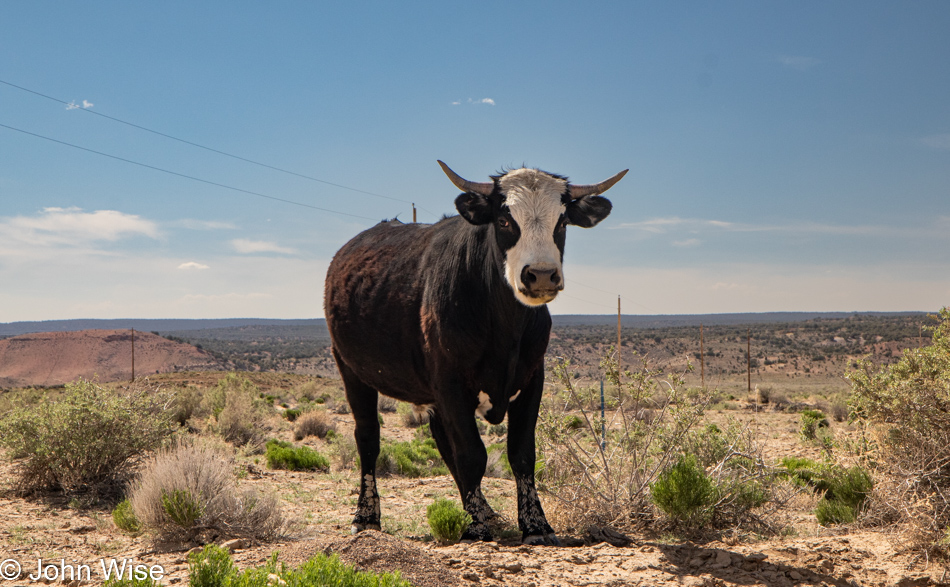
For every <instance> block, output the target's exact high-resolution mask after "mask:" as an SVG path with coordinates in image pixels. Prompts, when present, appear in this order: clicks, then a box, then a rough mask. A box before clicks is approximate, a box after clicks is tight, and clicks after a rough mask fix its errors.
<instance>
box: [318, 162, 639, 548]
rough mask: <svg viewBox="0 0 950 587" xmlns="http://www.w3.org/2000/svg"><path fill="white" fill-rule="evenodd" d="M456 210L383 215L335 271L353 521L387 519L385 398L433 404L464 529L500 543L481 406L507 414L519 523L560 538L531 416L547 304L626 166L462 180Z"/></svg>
mask: <svg viewBox="0 0 950 587" xmlns="http://www.w3.org/2000/svg"><path fill="white" fill-rule="evenodd" d="M439 165H441V166H442V169H443V171H445V173H446V175H448V176H449V179H451V180H452V183H454V184H455V185H456V186H457V187H458V188H459V189H461V190H462V191H463V192H464V193H462V194H461V195H460V196H458V197H457V198H456V199H455V207H456V209H457V210H458V212H459V216H453V217H448V218H443V219H442V220H440V221H439V222H437V223H435V224H403V223H401V222H399V221H396V220H392V221H389V222H382V223H380V224H378V225H376V226H374V227H372V228H370V229H368V230H366V231H364V232H362V233H360V234H358V235H357V236H356V237H354V238H353V240H351V241H350V242H348V243H346V244H345V245H344V246H343V248H341V249H340V250H339V252H337V254H336V256H334V258H333V261H332V262H331V263H330V268H329V270H328V271H327V280H326V290H325V310H326V319H327V326H328V327H329V329H330V337H331V339H332V342H333V356H334V358H335V359H336V362H337V365H338V367H339V369H340V374H341V376H342V377H343V384H344V387H345V388H346V397H347V400H348V401H349V403H350V407H351V409H352V411H353V417H354V419H355V421H356V445H357V449H358V450H359V455H360V465H361V475H362V479H361V482H360V496H359V502H358V505H357V510H356V517H355V518H354V520H353V530H354V532H358V531H360V530H363V529H367V528H373V529H379V527H380V526H379V523H380V522H379V515H380V504H379V493H378V492H377V489H376V459H377V457H378V456H379V421H378V419H377V411H376V407H377V400H378V394H379V393H382V394H383V395H387V396H389V397H393V398H396V399H398V400H402V401H406V402H410V403H412V404H415V406H416V407H417V409H418V410H424V411H427V412H428V413H429V414H430V424H431V428H432V435H433V437H434V438H435V441H436V445H437V446H438V448H439V452H440V453H441V454H442V457H443V459H445V463H446V465H448V468H449V471H451V473H452V476H453V477H454V478H455V482H456V484H457V485H458V488H459V492H460V493H461V497H462V502H463V504H464V506H465V510H466V511H467V512H468V513H469V514H470V515H471V516H472V520H473V521H472V523H471V525H470V526H469V527H468V529H467V530H466V532H465V534H464V535H463V539H475V540H490V539H491V532H490V530H489V528H488V526H487V524H486V522H487V521H488V519H489V518H490V517H491V516H492V514H493V512H492V510H491V507H490V506H489V505H488V502H487V501H486V500H485V497H484V496H483V495H482V491H481V481H482V477H483V475H484V474H485V465H486V461H487V453H486V450H485V445H484V443H483V442H482V440H481V437H480V436H479V433H478V426H477V424H476V421H475V416H476V414H478V415H480V416H482V417H483V418H484V419H485V420H487V421H488V422H491V423H492V424H497V423H499V422H501V421H502V420H503V419H504V417H505V414H507V415H508V460H509V462H510V464H511V470H512V472H513V473H514V477H515V482H516V485H517V492H518V496H517V497H518V526H519V528H520V529H521V531H522V540H523V542H525V543H528V544H540V543H547V544H556V543H557V538H556V537H555V535H554V531H553V530H552V529H551V526H550V525H549V524H548V522H547V519H546V518H545V516H544V511H543V510H542V509H541V503H540V502H539V501H538V494H537V491H536V490H535V482H534V466H535V424H536V423H537V419H538V407H539V405H540V403H541V391H542V388H543V385H544V353H545V350H546V349H547V345H548V337H549V335H550V332H551V316H550V314H549V313H548V309H547V306H546V305H545V304H547V303H548V302H550V301H551V300H553V299H554V298H555V297H556V296H557V294H558V292H559V291H561V290H562V289H564V269H563V267H562V261H563V257H564V239H565V233H566V228H567V225H568V224H573V225H576V226H581V227H584V228H589V227H591V226H594V225H595V224H597V223H598V222H600V221H601V220H603V219H604V218H605V217H606V216H607V215H608V214H609V213H610V209H611V204H610V201H609V200H607V199H605V198H602V197H600V194H602V193H603V192H605V191H606V190H607V189H609V188H610V187H611V186H613V185H614V184H615V183H617V182H618V181H620V178H622V177H623V175H624V174H625V173H626V170H624V171H622V172H620V173H618V174H617V175H615V176H613V177H612V178H610V179H608V180H606V181H604V182H602V183H599V184H594V185H571V184H570V183H569V182H568V180H567V178H566V177H562V176H559V175H554V174H551V173H546V172H544V171H540V170H537V169H527V168H522V169H513V170H510V171H507V172H505V173H502V174H500V175H497V176H492V178H491V179H492V181H491V182H485V183H481V182H471V181H467V180H465V179H462V178H461V177H459V176H458V175H456V174H455V172H453V171H452V170H451V169H449V168H448V167H447V166H446V165H445V164H444V163H442V162H441V161H439Z"/></svg>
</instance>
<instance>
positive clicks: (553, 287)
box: [496, 169, 567, 306]
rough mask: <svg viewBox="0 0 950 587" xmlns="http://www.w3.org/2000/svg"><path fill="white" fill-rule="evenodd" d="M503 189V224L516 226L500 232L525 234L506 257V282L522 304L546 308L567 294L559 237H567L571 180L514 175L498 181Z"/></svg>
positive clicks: (539, 174) (526, 173)
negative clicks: (509, 230) (566, 223)
mask: <svg viewBox="0 0 950 587" xmlns="http://www.w3.org/2000/svg"><path fill="white" fill-rule="evenodd" d="M498 188H499V191H500V192H501V195H502V196H503V199H502V202H501V208H502V213H501V214H500V215H499V219H501V222H500V223H499V224H501V223H505V222H511V223H512V224H513V226H511V227H504V226H500V225H499V226H498V227H497V228H496V230H500V231H504V230H506V228H510V229H512V230H517V231H518V232H519V233H520V234H519V236H518V240H517V241H515V243H514V246H512V247H511V248H509V249H507V251H505V279H507V281H508V284H509V285H510V286H511V289H512V291H513V292H514V294H515V298H517V299H518V301H520V302H521V303H523V304H526V305H528V306H539V305H542V304H546V303H548V302H550V301H551V300H553V299H554V298H555V296H557V294H558V292H559V291H561V290H562V289H564V270H563V267H562V259H563V256H564V239H563V238H560V239H559V240H560V246H558V243H557V242H555V233H556V232H558V231H559V232H560V233H561V235H560V236H563V232H564V228H565V223H564V214H565V212H566V211H567V205H566V204H565V203H564V200H565V199H566V198H565V196H564V194H565V193H566V192H567V180H565V179H562V178H559V177H554V176H551V175H549V174H547V173H544V172H543V171H538V170H537V169H515V170H513V171H510V172H508V173H506V174H505V175H504V176H502V177H501V178H500V179H499V180H498ZM505 211H507V214H505ZM509 217H510V220H509Z"/></svg>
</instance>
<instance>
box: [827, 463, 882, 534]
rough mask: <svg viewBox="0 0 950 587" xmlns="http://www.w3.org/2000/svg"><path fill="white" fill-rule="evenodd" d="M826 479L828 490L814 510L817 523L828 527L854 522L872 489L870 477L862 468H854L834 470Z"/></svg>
mask: <svg viewBox="0 0 950 587" xmlns="http://www.w3.org/2000/svg"><path fill="white" fill-rule="evenodd" d="M828 477H829V478H828V490H827V491H826V493H825V497H824V498H823V499H822V500H821V501H820V502H819V503H818V507H817V508H816V509H815V516H817V518H818V523H819V524H821V525H822V526H828V525H830V524H850V523H852V522H854V521H855V520H857V519H858V515H859V514H860V513H861V511H862V509H863V507H864V503H865V501H866V500H867V498H868V495H870V494H871V490H872V489H873V488H874V481H873V480H872V479H871V475H870V474H869V473H868V472H867V470H865V469H864V468H862V467H860V466H854V467H851V468H849V469H837V470H834V471H833V472H832V473H831V474H830V475H829V476H828Z"/></svg>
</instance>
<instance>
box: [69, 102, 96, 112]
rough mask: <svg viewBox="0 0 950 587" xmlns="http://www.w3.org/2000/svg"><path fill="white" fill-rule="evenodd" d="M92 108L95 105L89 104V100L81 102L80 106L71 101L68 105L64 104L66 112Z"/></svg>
mask: <svg viewBox="0 0 950 587" xmlns="http://www.w3.org/2000/svg"><path fill="white" fill-rule="evenodd" d="M93 106H95V104H93V103H92V102H90V101H89V100H83V101H82V103H80V104H77V103H76V101H75V100H73V101H72V102H70V103H69V104H66V110H78V109H80V108H82V109H85V108H92V107H93Z"/></svg>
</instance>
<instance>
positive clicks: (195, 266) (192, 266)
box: [178, 261, 211, 271]
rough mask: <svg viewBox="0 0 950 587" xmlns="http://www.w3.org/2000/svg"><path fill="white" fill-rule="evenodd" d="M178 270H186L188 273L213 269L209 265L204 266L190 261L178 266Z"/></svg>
mask: <svg viewBox="0 0 950 587" xmlns="http://www.w3.org/2000/svg"><path fill="white" fill-rule="evenodd" d="M178 268H179V269H184V270H186V271H190V270H194V269H197V270H201V269H211V267H209V266H208V265H204V264H202V263H198V262H195V261H188V262H187V263H182V264H181V265H179V266H178Z"/></svg>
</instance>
